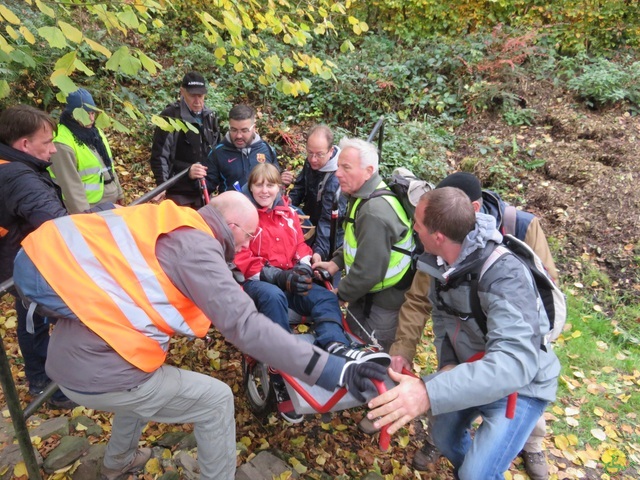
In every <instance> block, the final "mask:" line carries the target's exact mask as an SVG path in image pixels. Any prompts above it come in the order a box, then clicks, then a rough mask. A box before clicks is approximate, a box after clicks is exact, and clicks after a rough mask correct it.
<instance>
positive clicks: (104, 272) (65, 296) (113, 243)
mask: <svg viewBox="0 0 640 480" xmlns="http://www.w3.org/2000/svg"><path fill="white" fill-rule="evenodd" d="M180 227H190V228H195V229H198V230H201V231H203V232H205V233H207V234H209V235H211V236H213V233H212V232H211V229H210V228H209V226H208V225H207V224H206V223H205V221H204V220H203V219H202V217H201V216H200V215H199V214H198V213H197V212H196V211H194V210H192V209H189V208H184V207H178V206H177V205H175V204H174V203H173V202H171V201H165V202H162V203H161V204H160V205H140V206H136V207H128V208H120V209H114V210H109V211H106V212H100V213H95V214H85V215H71V216H67V217H61V218H58V219H55V220H50V221H48V222H45V223H44V224H43V225H42V226H41V227H40V228H38V229H37V230H36V231H34V232H33V233H31V234H30V235H28V236H27V238H26V239H25V240H24V241H23V247H24V250H25V252H26V253H27V255H29V257H30V258H31V260H32V261H33V263H34V264H35V265H36V267H37V268H38V270H39V272H40V273H41V274H42V276H43V277H44V278H45V279H46V280H47V282H48V283H49V285H51V287H52V288H53V289H54V290H55V291H56V293H57V294H58V295H59V296H60V298H61V299H62V300H63V301H64V302H65V303H66V304H67V306H68V307H69V308H70V309H71V310H72V311H73V312H74V313H75V314H76V315H77V317H78V318H79V319H80V320H81V321H82V323H84V324H85V325H86V326H87V327H88V328H90V329H91V330H92V331H93V332H95V333H96V334H97V335H99V336H100V337H101V338H102V339H103V340H104V341H105V342H107V343H108V344H109V345H110V346H111V347H112V348H113V349H114V350H115V351H116V352H118V353H119V354H120V355H121V356H122V357H123V358H124V359H125V360H127V361H128V362H130V363H131V364H133V365H135V366H136V367H138V368H140V369H141V370H143V371H145V372H152V371H154V370H156V369H157V368H159V367H160V366H161V365H162V364H163V363H164V360H165V357H166V352H167V350H168V348H169V341H170V339H171V336H172V335H173V334H174V333H179V334H182V335H187V336H204V335H205V334H206V333H207V330H208V329H209V327H210V325H211V322H210V321H209V319H208V318H207V317H206V316H205V315H204V313H202V311H201V310H200V309H199V308H198V307H197V306H196V305H195V304H194V303H193V302H192V301H191V300H189V299H188V298H187V297H185V296H184V295H183V294H182V293H181V292H180V291H179V290H178V289H177V288H176V287H175V286H174V285H173V283H172V282H171V280H170V279H169V278H168V277H167V276H166V274H165V273H164V271H163V270H162V267H161V266H160V263H159V262H158V259H157V257H156V255H155V246H156V241H157V239H158V237H159V236H160V235H162V234H164V233H168V232H171V231H173V230H175V229H177V228H180ZM44 244H46V245H47V247H48V248H47V249H46V250H45V249H43V248H42V245H44ZM49 248H50V249H52V250H49ZM51 251H55V252H56V255H51V254H50V252H51Z"/></svg>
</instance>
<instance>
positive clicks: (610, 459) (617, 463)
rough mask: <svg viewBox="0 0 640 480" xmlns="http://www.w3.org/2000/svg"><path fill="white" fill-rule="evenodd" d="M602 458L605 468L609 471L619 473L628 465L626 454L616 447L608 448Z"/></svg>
mask: <svg viewBox="0 0 640 480" xmlns="http://www.w3.org/2000/svg"><path fill="white" fill-rule="evenodd" d="M600 460H602V463H603V464H604V469H605V470H606V471H607V472H609V473H617V472H619V471H620V470H622V469H623V468H625V467H626V466H627V457H626V455H625V454H624V452H621V451H620V450H618V449H615V448H610V449H609V450H606V451H605V452H604V453H603V454H602V457H600Z"/></svg>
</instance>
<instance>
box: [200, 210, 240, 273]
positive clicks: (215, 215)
mask: <svg viewBox="0 0 640 480" xmlns="http://www.w3.org/2000/svg"><path fill="white" fill-rule="evenodd" d="M198 213H199V214H200V215H201V216H202V218H203V219H204V221H205V222H207V225H209V228H211V231H212V232H213V234H214V235H215V237H216V240H218V241H219V242H220V244H221V245H222V249H223V250H224V259H225V261H226V262H227V263H231V262H233V259H234V257H235V255H236V245H235V241H234V239H233V233H232V232H231V229H230V228H229V225H227V221H226V220H225V219H224V217H223V216H222V214H221V213H220V212H218V210H216V209H215V208H207V206H206V205H205V206H204V207H202V208H200V209H199V210H198Z"/></svg>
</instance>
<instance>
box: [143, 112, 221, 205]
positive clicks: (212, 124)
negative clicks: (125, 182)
mask: <svg viewBox="0 0 640 480" xmlns="http://www.w3.org/2000/svg"><path fill="white" fill-rule="evenodd" d="M160 115H161V116H162V117H172V118H179V119H181V120H182V121H183V122H185V123H190V124H191V125H193V126H194V127H195V128H197V129H198V132H199V133H194V132H192V131H191V130H189V131H187V132H186V133H185V132H183V131H182V130H176V131H175V132H167V131H165V130H162V129H161V128H160V127H157V128H156V130H155V132H154V134H153V145H152V146H151V170H152V171H153V176H154V177H155V179H156V185H160V184H161V183H163V182H165V181H167V180H168V179H169V178H170V177H172V176H173V175H175V174H176V173H180V172H181V171H182V170H184V169H185V168H187V167H190V166H191V165H193V164H194V163H202V164H203V165H204V164H205V160H206V158H207V156H208V155H209V153H210V152H211V150H212V149H214V148H215V146H216V145H217V143H218V140H219V135H220V128H219V126H218V117H217V115H216V114H215V112H214V111H213V110H211V109H209V108H207V107H205V108H204V109H203V111H202V124H200V123H199V122H198V120H197V119H196V118H195V117H194V116H193V114H192V113H191V112H190V111H189V108H188V107H187V105H186V103H184V101H183V100H182V99H181V100H179V101H177V102H175V103H172V104H171V105H169V106H167V108H165V109H164V110H163V111H162V113H160ZM167 194H168V195H171V194H176V195H186V196H191V197H198V198H199V197H200V189H199V187H198V182H197V181H195V180H191V179H190V178H188V177H183V178H181V179H180V180H179V181H178V183H176V184H175V185H173V186H172V187H171V188H169V189H168V190H167Z"/></svg>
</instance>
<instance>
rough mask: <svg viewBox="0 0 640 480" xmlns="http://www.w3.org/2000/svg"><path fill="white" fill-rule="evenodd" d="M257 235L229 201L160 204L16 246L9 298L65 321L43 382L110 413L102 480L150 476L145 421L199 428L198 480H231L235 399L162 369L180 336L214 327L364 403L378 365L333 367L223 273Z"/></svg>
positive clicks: (199, 379) (74, 219) (238, 200)
mask: <svg viewBox="0 0 640 480" xmlns="http://www.w3.org/2000/svg"><path fill="white" fill-rule="evenodd" d="M257 226H258V213H257V211H256V209H255V207H254V206H253V205H252V204H251V201H250V200H249V199H248V198H246V197H245V196H244V195H243V194H242V193H240V192H235V191H232V192H225V193H222V194H220V195H218V196H217V197H215V198H213V199H212V200H211V202H210V203H209V204H208V205H206V206H204V207H202V208H201V209H199V210H197V211H196V210H193V209H191V208H188V207H180V206H178V205H176V204H175V203H174V202H172V201H170V200H167V201H165V202H162V203H160V204H159V205H153V204H146V205H139V206H135V207H125V208H119V209H114V210H109V211H104V212H100V213H96V214H88V215H70V216H68V217H63V218H60V219H56V220H53V221H50V222H46V223H45V224H43V225H42V227H41V228H39V229H38V230H36V231H35V232H33V233H32V234H31V235H29V236H28V237H27V238H26V239H25V240H24V242H23V244H22V245H23V248H22V250H20V252H19V253H18V256H17V258H16V262H15V269H14V281H15V283H16V286H17V289H18V290H19V291H20V293H21V295H22V297H23V299H25V301H33V302H35V303H38V304H39V305H40V308H41V309H44V310H46V311H47V312H48V313H49V314H50V315H53V316H56V317H59V318H58V322H57V324H56V328H55V329H54V331H53V334H52V336H51V343H50V345H51V346H50V348H49V352H50V354H49V356H48V358H47V363H46V370H47V374H48V375H49V377H50V378H51V379H52V380H54V381H55V382H57V383H58V385H59V386H60V388H61V390H62V391H63V392H64V393H66V394H67V395H68V396H69V398H71V399H73V400H75V401H76V402H78V403H79V404H81V405H84V406H86V407H89V408H95V409H98V410H106V411H110V412H114V414H115V415H114V417H113V427H112V430H111V438H110V440H109V443H108V445H107V449H106V452H105V457H104V461H103V467H102V471H101V475H102V478H103V479H107V480H113V479H117V478H121V477H122V476H123V475H125V474H127V473H130V472H134V471H136V470H138V469H140V468H142V467H143V466H144V465H145V464H146V462H147V460H148V459H149V458H150V456H151V450H150V449H148V448H140V449H139V448H138V443H139V439H140V435H141V433H142V430H143V428H144V426H145V424H146V423H147V422H148V421H150V420H151V421H156V422H165V423H193V424H194V433H195V438H196V441H197V444H198V464H199V467H200V478H201V479H202V480H232V479H233V478H234V476H235V469H236V440H235V425H234V407H233V394H232V392H231V389H230V388H229V387H228V386H227V385H226V384H225V383H224V382H221V381H219V380H217V379H215V378H213V377H210V376H207V375H203V374H201V373H195V372H191V371H188V370H184V369H180V368H176V367H173V366H169V365H166V364H165V363H164V362H165V359H166V356H167V353H168V351H169V348H170V341H171V338H172V337H173V336H174V335H186V336H188V337H202V336H204V335H205V334H206V333H207V331H208V329H209V328H210V327H211V326H212V324H213V326H214V327H215V328H216V329H217V330H218V331H219V332H220V333H222V334H223V335H224V336H225V338H226V339H227V340H228V341H229V342H231V343H233V344H234V345H235V346H236V347H238V348H239V349H240V350H242V351H245V352H247V353H249V354H250V355H251V356H253V357H254V358H256V359H258V360H259V361H261V362H264V363H266V364H269V365H271V366H273V367H274V368H276V369H279V370H282V371H284V372H288V373H290V374H291V375H294V376H295V377H298V378H300V379H302V380H303V381H305V382H307V383H309V384H318V385H319V386H321V387H323V388H327V389H330V390H333V389H334V388H335V387H336V386H337V385H345V386H346V387H347V388H348V389H349V391H350V392H351V393H352V394H354V395H355V396H356V398H360V399H361V401H363V402H364V401H365V397H364V393H365V392H367V391H370V390H371V389H372V388H373V384H372V382H371V381H370V379H371V378H376V379H380V380H382V379H384V377H385V375H386V369H385V367H384V366H382V365H378V364H374V363H372V362H366V361H361V360H355V361H347V360H346V359H345V358H344V357H339V356H335V355H331V354H329V353H327V352H325V351H323V350H322V349H320V348H319V347H316V346H313V345H311V344H310V343H308V342H305V341H304V340H301V339H300V338H299V337H298V336H295V335H291V334H289V333H287V332H286V331H285V330H284V329H283V328H282V327H280V326H279V325H277V324H275V323H274V322H272V321H271V320H269V319H268V318H267V317H265V316H264V315H261V314H260V313H258V311H257V310H256V307H255V305H254V303H253V301H252V300H251V299H250V298H249V296H248V295H247V294H245V293H244V292H243V291H242V288H241V287H240V286H239V285H238V284H237V283H236V281H235V280H234V278H233V275H232V273H231V271H230V270H229V268H228V263H230V262H231V261H233V258H234V255H235V253H236V252H237V251H239V250H240V249H241V248H245V247H247V246H248V245H249V241H250V240H251V239H252V238H254V237H255V232H256V228H257ZM43 244H46V245H47V246H48V248H47V249H43V248H42V245H43ZM51 251H55V252H56V254H55V255H51V254H50V252H51ZM390 363H391V359H389V362H388V364H389V365H390Z"/></svg>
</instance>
